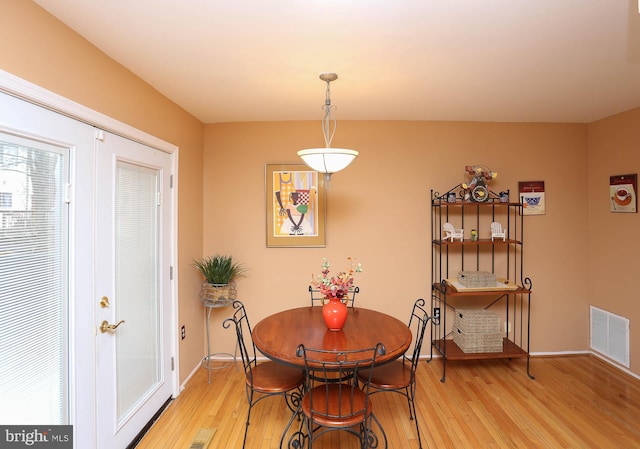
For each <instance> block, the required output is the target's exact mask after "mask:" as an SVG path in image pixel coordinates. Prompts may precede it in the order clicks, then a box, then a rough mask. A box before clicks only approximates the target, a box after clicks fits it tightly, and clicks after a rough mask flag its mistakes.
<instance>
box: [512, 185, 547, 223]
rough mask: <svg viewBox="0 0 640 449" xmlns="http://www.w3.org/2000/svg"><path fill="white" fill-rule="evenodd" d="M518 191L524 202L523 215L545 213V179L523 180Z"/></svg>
mask: <svg viewBox="0 0 640 449" xmlns="http://www.w3.org/2000/svg"><path fill="white" fill-rule="evenodd" d="M518 192H519V194H520V201H521V202H522V215H544V214H545V207H546V201H545V197H544V181H521V182H519V183H518Z"/></svg>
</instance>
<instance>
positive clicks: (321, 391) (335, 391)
mask: <svg viewBox="0 0 640 449" xmlns="http://www.w3.org/2000/svg"><path fill="white" fill-rule="evenodd" d="M325 393H326V394H325ZM351 393H352V389H351V386H349V385H346V384H342V389H340V387H339V386H338V385H337V384H335V385H329V386H328V389H327V391H326V392H325V386H324V385H322V386H319V387H315V388H314V389H313V391H312V394H313V395H314V402H313V408H314V410H311V400H310V399H311V396H310V395H308V394H307V395H305V396H304V397H303V398H302V404H301V408H302V413H303V414H304V416H305V417H307V418H308V419H311V416H312V415H313V422H314V423H316V424H319V425H321V426H324V427H351V426H355V425H358V424H362V423H363V422H364V421H365V419H366V418H368V417H369V416H370V415H371V409H372V404H371V402H370V400H369V398H368V397H367V395H366V393H365V392H364V391H362V390H358V389H354V390H353V393H354V394H353V399H352V398H351V397H350V395H351ZM340 395H342V397H340ZM346 395H349V396H346ZM365 404H366V406H365ZM352 410H366V415H365V412H362V413H358V414H354V415H351V412H352ZM312 412H313V413H312Z"/></svg>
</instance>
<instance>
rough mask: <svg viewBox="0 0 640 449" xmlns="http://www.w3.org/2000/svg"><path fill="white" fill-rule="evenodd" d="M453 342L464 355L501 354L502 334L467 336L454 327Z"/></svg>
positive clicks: (474, 334) (473, 334)
mask: <svg viewBox="0 0 640 449" xmlns="http://www.w3.org/2000/svg"><path fill="white" fill-rule="evenodd" d="M453 342H454V343H455V344H457V345H458V346H459V347H460V349H462V352H464V353H482V352H502V334H479V333H472V334H467V333H465V332H462V331H461V330H460V329H458V328H456V327H454V328H453Z"/></svg>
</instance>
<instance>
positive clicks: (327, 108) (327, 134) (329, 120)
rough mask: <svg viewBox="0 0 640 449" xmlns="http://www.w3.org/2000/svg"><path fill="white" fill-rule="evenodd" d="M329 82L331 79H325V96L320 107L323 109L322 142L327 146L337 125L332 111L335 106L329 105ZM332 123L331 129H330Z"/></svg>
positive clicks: (329, 145)
mask: <svg viewBox="0 0 640 449" xmlns="http://www.w3.org/2000/svg"><path fill="white" fill-rule="evenodd" d="M330 83H331V81H329V80H327V96H326V98H325V100H324V106H323V107H322V108H323V109H324V117H323V118H322V134H323V135H324V144H325V146H326V147H327V148H329V147H331V142H332V141H333V136H334V135H335V134H336V128H337V127H338V122H337V121H336V118H335V117H334V116H333V113H332V112H333V109H334V108H335V106H331V89H330V87H329V84H330ZM332 124H333V129H331V125H332Z"/></svg>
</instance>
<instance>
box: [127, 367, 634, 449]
mask: <svg viewBox="0 0 640 449" xmlns="http://www.w3.org/2000/svg"><path fill="white" fill-rule="evenodd" d="M525 363H526V362H525V360H511V361H509V360H484V361H471V362H469V361H465V362H449V363H448V364H447V380H446V382H445V383H442V382H440V378H441V377H442V362H441V361H440V360H439V359H434V360H433V361H432V362H430V363H426V362H421V363H420V365H419V367H418V381H417V385H418V389H417V393H416V394H417V401H416V406H417V409H418V422H419V424H420V432H421V434H422V444H423V447H424V448H425V449H426V448H430V449H435V448H438V449H445V448H446V449H448V448H456V449H460V448H473V449H491V448H517V449H520V448H549V449H557V448H576V449H578V448H579V449H582V448H594V449H608V448H611V449H613V448H616V449H617V448H620V449H634V448H640V380H638V379H635V378H633V377H632V376H629V375H627V374H626V373H623V372H622V371H620V370H618V369H616V368H614V367H612V366H609V365H608V364H606V363H604V362H603V361H601V360H599V359H598V358H596V357H593V356H588V355H585V356H570V357H534V358H532V359H531V372H532V374H533V375H534V376H536V379H535V380H531V379H529V377H528V376H527V374H526V368H525ZM243 382H244V380H243V378H242V374H241V369H237V368H236V367H235V366H229V367H226V368H223V369H220V370H217V371H214V372H213V375H212V383H211V384H207V372H206V371H205V370H200V371H199V372H198V373H197V374H196V375H195V376H194V377H193V378H192V379H191V380H190V381H189V383H188V384H187V386H186V389H185V391H184V392H183V393H182V394H181V395H180V396H179V397H178V398H177V399H176V400H174V401H173V402H172V403H171V404H170V405H169V406H168V407H167V409H166V410H165V412H164V413H163V415H162V416H161V417H160V418H159V419H158V421H157V422H156V423H155V424H154V425H153V427H152V428H151V429H150V430H149V432H148V433H147V435H145V437H144V438H143V439H142V441H141V442H140V443H139V444H138V446H137V449H188V448H189V447H190V443H191V441H192V439H193V437H194V436H195V435H196V433H197V432H198V430H199V429H200V428H216V429H217V432H216V434H215V436H214V437H213V440H212V441H211V444H210V445H209V449H214V448H215V449H218V448H221V449H240V448H242V438H243V435H244V423H245V420H246V413H247V409H248V406H247V400H246V396H245V391H244V384H243ZM373 401H374V413H376V415H377V416H378V419H379V420H380V421H381V422H382V425H383V426H384V428H385V431H386V434H387V438H388V441H389V445H388V447H389V448H390V449H415V448H418V442H417V439H416V435H415V427H414V424H413V422H412V421H410V420H409V414H408V410H407V405H406V400H405V399H404V397H402V396H400V395H398V394H389V393H382V394H377V395H374V396H373ZM290 416H291V415H290V412H289V410H288V409H287V408H286V407H285V405H284V402H283V400H282V398H279V397H276V398H269V399H265V400H264V401H262V402H261V403H259V404H258V405H257V406H256V407H254V409H253V412H252V420H251V425H250V426H249V434H248V437H247V445H246V447H247V449H275V448H278V447H279V440H280V436H281V432H282V429H283V428H284V426H285V424H286V422H287V420H288V419H289V417H290ZM356 447H357V443H356V439H355V438H354V437H353V436H350V435H346V434H344V432H333V433H332V434H328V435H326V436H324V437H322V438H321V439H320V440H318V443H317V444H314V448H315V449H337V448H340V449H351V448H354V449H355V448H356Z"/></svg>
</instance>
